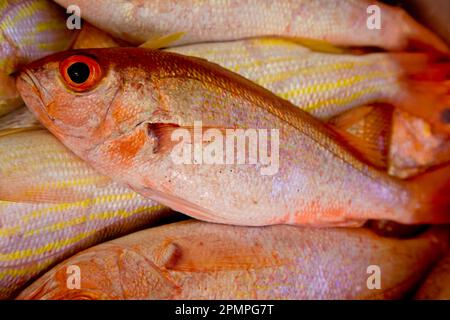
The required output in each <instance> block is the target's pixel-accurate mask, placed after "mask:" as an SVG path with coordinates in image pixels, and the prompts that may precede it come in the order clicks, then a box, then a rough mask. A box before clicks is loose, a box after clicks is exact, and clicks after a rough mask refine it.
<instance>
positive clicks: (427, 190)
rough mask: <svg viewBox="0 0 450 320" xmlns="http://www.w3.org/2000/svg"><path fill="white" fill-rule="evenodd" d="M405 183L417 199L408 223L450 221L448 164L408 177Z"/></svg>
mask: <svg viewBox="0 0 450 320" xmlns="http://www.w3.org/2000/svg"><path fill="white" fill-rule="evenodd" d="M405 183H406V185H407V187H408V188H409V191H410V192H411V196H412V197H413V198H414V199H416V200H417V202H415V203H414V208H412V212H413V215H412V218H411V219H412V221H408V222H409V223H411V224H415V223H420V224H446V223H450V164H446V165H444V166H439V167H438V168H435V169H432V170H430V171H428V172H425V173H423V174H420V175H418V176H416V177H413V178H411V179H408V180H406V182H405Z"/></svg>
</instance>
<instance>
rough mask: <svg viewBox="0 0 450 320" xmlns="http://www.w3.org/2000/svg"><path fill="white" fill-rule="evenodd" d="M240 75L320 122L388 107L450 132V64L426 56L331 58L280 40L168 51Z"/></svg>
mask: <svg viewBox="0 0 450 320" xmlns="http://www.w3.org/2000/svg"><path fill="white" fill-rule="evenodd" d="M166 50H167V51H170V52H175V53H180V54H183V55H188V56H194V57H199V58H204V59H206V60H209V61H211V62H214V63H217V64H219V65H221V66H222V67H224V68H226V69H229V70H231V71H233V72H236V73H238V74H240V75H242V76H244V77H245V78H247V79H250V80H252V81H253V82H255V83H257V84H259V85H261V86H262V87H264V88H266V89H268V90H270V91H272V92H273V93H275V94H276V95H277V96H279V97H281V98H283V99H286V100H289V101H290V102H292V103H293V104H294V105H297V106H299V107H300V108H302V109H303V110H305V111H307V112H309V113H311V114H312V115H314V116H315V117H317V118H320V119H330V118H331V117H333V116H336V115H338V114H341V113H343V112H345V111H347V110H349V109H352V108H355V107H356V106H362V105H368V104H374V103H384V104H389V105H393V106H395V107H398V108H400V109H402V110H404V111H406V112H408V113H410V114H415V115H417V116H419V117H421V118H423V119H425V120H427V121H428V122H430V123H431V124H432V125H433V129H434V130H439V131H442V132H443V133H447V134H448V133H450V129H449V128H450V126H449V124H448V123H447V122H446V121H443V120H442V119H443V116H442V115H445V114H446V112H449V110H450V109H448V106H449V105H450V82H449V80H450V63H449V62H442V61H440V60H436V59H435V58H433V56H431V55H429V54H426V53H404V52H403V53H372V54H352V53H342V54H330V53H323V52H315V51H313V50H311V49H309V48H308V47H305V46H304V45H300V44H298V43H295V42H293V41H290V40H286V39H279V38H270V37H269V38H258V39H247V40H239V41H230V42H223V43H202V44H193V45H187V46H179V47H174V48H169V49H166Z"/></svg>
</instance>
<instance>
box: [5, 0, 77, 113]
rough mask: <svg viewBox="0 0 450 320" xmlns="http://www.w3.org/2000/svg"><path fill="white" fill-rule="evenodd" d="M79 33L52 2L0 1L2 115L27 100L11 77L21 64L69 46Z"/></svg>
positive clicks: (27, 0)
mask: <svg viewBox="0 0 450 320" xmlns="http://www.w3.org/2000/svg"><path fill="white" fill-rule="evenodd" d="M75 35H76V30H75V31H72V30H69V29H68V28H67V27H66V16H65V13H64V10H62V9H61V8H60V7H59V6H58V5H56V4H54V3H52V2H51V1H48V0H6V1H1V2H0V116H1V115H2V114H5V113H8V112H9V111H11V110H13V109H14V108H16V107H18V106H20V105H21V104H22V103H23V102H22V100H21V99H20V95H19V93H18V92H17V90H16V86H15V79H14V78H13V77H12V76H11V74H12V73H13V72H15V71H17V67H18V66H19V65H21V64H24V63H28V62H30V61H33V60H36V59H38V58H41V57H44V56H46V55H49V54H51V53H54V52H58V51H62V50H65V49H68V48H69V46H70V44H71V42H72V40H73V38H74V36H75Z"/></svg>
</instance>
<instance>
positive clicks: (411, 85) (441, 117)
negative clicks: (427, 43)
mask: <svg viewBox="0 0 450 320" xmlns="http://www.w3.org/2000/svg"><path fill="white" fill-rule="evenodd" d="M391 58H392V59H393V60H395V61H396V62H395V63H396V64H397V65H398V67H399V68H400V74H401V75H400V76H399V86H400V89H399V90H398V91H397V94H395V96H394V97H393V98H392V101H391V102H392V104H393V105H395V106H397V107H399V108H401V109H403V110H404V111H406V112H408V113H410V114H412V115H415V116H417V117H420V118H422V119H424V120H425V121H427V122H428V123H430V125H431V126H432V129H433V131H435V132H436V133H442V134H445V135H446V136H450V60H449V59H447V58H445V60H442V58H438V56H435V55H432V54H426V53H416V54H414V53H413V54H408V53H403V54H402V53H400V54H391Z"/></svg>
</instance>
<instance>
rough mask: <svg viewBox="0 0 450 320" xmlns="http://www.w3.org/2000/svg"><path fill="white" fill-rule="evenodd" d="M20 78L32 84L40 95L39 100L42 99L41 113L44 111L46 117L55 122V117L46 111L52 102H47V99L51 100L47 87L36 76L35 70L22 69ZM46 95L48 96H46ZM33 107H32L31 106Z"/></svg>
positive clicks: (40, 104)
mask: <svg viewBox="0 0 450 320" xmlns="http://www.w3.org/2000/svg"><path fill="white" fill-rule="evenodd" d="M18 79H20V80H22V81H23V82H25V83H26V84H27V85H29V86H30V88H32V89H34V90H33V91H34V93H35V94H37V95H38V98H39V99H38V100H39V101H40V103H39V109H40V113H43V114H45V115H46V117H47V118H48V119H49V120H50V121H51V122H54V121H55V119H53V118H52V117H51V116H50V115H49V114H48V113H47V112H46V107H48V105H49V104H50V103H47V101H46V100H49V99H48V97H49V95H50V94H49V93H48V92H47V91H46V90H45V88H44V87H43V86H42V85H41V83H40V82H39V80H38V79H37V78H36V76H35V75H34V74H33V72H31V71H30V70H28V69H22V70H21V71H20V74H19V76H18ZM44 96H46V97H44ZM30 109H32V108H30Z"/></svg>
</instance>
